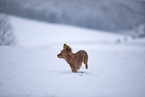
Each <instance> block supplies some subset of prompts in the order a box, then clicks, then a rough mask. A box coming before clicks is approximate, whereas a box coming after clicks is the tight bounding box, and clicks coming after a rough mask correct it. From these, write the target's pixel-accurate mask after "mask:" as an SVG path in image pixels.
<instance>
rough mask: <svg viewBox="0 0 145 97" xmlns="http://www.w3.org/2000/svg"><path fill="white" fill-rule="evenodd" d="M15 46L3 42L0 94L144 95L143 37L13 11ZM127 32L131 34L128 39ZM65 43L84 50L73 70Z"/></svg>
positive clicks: (35, 96)
mask: <svg viewBox="0 0 145 97" xmlns="http://www.w3.org/2000/svg"><path fill="white" fill-rule="evenodd" d="M10 20H11V22H12V25H13V27H14V28H15V32H14V34H15V35H16V37H17V40H18V45H17V46H0V97H144V96H145V93H144V91H145V86H144V85H145V72H144V71H145V60H144V58H145V39H144V38H141V39H132V38H131V37H130V36H123V35H119V34H112V33H111V32H110V33H106V32H102V31H97V30H89V29H84V28H78V27H73V26H66V25H58V24H49V23H43V22H38V21H33V20H28V19H24V18H18V17H13V16H10ZM124 37H126V38H127V40H125V39H124ZM63 43H66V44H68V45H70V46H71V47H72V49H73V52H76V51H78V50H81V49H83V50H86V51H87V53H88V55H89V61H88V62H89V63H88V66H89V68H88V70H85V66H84V65H83V66H82V68H81V70H80V71H79V73H72V72H71V70H70V67H69V65H68V64H67V63H66V62H65V60H63V59H59V58H57V54H58V53H59V52H60V50H61V49H62V46H63Z"/></svg>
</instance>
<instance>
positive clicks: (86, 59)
mask: <svg viewBox="0 0 145 97" xmlns="http://www.w3.org/2000/svg"><path fill="white" fill-rule="evenodd" d="M84 64H85V65H86V69H88V54H87V53H86V55H85V58H84Z"/></svg>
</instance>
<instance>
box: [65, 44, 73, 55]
mask: <svg viewBox="0 0 145 97" xmlns="http://www.w3.org/2000/svg"><path fill="white" fill-rule="evenodd" d="M66 51H67V52H68V53H69V55H71V53H72V49H71V48H70V47H69V46H67V47H66Z"/></svg>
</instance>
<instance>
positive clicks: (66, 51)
mask: <svg viewBox="0 0 145 97" xmlns="http://www.w3.org/2000/svg"><path fill="white" fill-rule="evenodd" d="M71 53H72V49H71V48H70V47H69V46H67V45H66V44H64V45H63V49H62V50H61V52H60V53H59V54H58V55H57V57H58V58H67V57H68V56H69V55H71Z"/></svg>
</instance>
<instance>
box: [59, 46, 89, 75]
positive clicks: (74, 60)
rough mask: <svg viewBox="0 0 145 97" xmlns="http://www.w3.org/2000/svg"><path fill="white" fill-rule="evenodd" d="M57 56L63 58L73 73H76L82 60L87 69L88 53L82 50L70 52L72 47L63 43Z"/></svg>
mask: <svg viewBox="0 0 145 97" xmlns="http://www.w3.org/2000/svg"><path fill="white" fill-rule="evenodd" d="M57 56H58V58H64V59H65V60H66V62H67V63H68V64H69V65H70V67H71V70H72V72H74V73H77V70H79V69H80V67H81V65H82V62H84V64H85V65H86V69H88V64H87V62H88V54H87V52H85V51H84V50H80V51H78V52H77V53H72V49H71V48H70V47H69V46H67V45H66V44H64V45H63V49H62V50H61V53H60V54H58V55H57Z"/></svg>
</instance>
